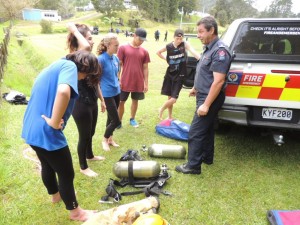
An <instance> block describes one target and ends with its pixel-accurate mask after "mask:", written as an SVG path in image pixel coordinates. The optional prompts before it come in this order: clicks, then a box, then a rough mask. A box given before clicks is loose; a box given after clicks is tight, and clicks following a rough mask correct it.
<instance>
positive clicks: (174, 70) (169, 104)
mask: <svg viewBox="0 0 300 225" xmlns="http://www.w3.org/2000/svg"><path fill="white" fill-rule="evenodd" d="M183 38H184V32H183V30H181V29H177V30H176V31H175V33H174V41H172V42H171V43H169V44H167V45H166V46H165V47H163V48H162V49H160V50H159V51H158V52H157V53H156V54H157V55H158V56H159V57H160V58H161V59H164V60H166V61H167V63H168V65H169V66H168V68H167V71H166V74H165V77H164V81H163V85H162V89H161V94H162V95H167V96H168V100H167V101H166V102H165V103H164V104H163V106H162V107H161V108H160V109H159V116H158V117H159V119H160V120H163V112H164V110H165V109H168V119H173V118H172V111H173V105H174V104H175V103H176V101H177V98H178V96H179V93H180V90H181V88H182V84H183V80H184V78H185V76H186V73H187V71H186V61H187V54H186V50H188V51H189V52H190V53H191V54H192V55H193V56H194V57H195V58H196V59H197V60H199V58H200V54H199V53H197V52H196V51H195V50H194V49H193V48H192V47H191V46H190V44H189V43H187V42H185V41H183ZM163 52H167V55H166V56H164V55H162V53H163Z"/></svg>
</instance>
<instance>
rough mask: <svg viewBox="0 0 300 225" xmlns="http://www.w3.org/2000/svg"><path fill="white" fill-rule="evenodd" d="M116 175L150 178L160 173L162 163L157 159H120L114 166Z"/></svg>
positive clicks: (120, 176)
mask: <svg viewBox="0 0 300 225" xmlns="http://www.w3.org/2000/svg"><path fill="white" fill-rule="evenodd" d="M113 173H114V174H115V175H116V177H119V178H124V177H126V178H127V177H129V176H130V177H131V176H132V177H133V178H150V177H156V176H158V175H159V173H160V165H159V163H158V162H156V161H119V162H117V163H116V164H115V165H114V167H113Z"/></svg>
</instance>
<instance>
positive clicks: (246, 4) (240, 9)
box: [210, 0, 258, 26]
mask: <svg viewBox="0 0 300 225" xmlns="http://www.w3.org/2000/svg"><path fill="white" fill-rule="evenodd" d="M252 3H253V2H252V1H251V0H250V1H249V0H248V1H244V0H217V2H216V4H215V6H214V7H213V8H212V9H211V10H210V14H211V15H213V16H214V17H215V18H216V19H217V20H218V22H219V23H220V25H221V26H225V25H226V24H229V23H231V22H232V21H233V20H235V19H238V18H243V17H255V16H257V15H258V11H257V10H256V9H255V8H253V7H252V5H251V4H252Z"/></svg>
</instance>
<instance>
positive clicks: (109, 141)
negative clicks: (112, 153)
mask: <svg viewBox="0 0 300 225" xmlns="http://www.w3.org/2000/svg"><path fill="white" fill-rule="evenodd" d="M108 144H109V145H112V146H114V147H120V145H118V144H117V143H116V142H115V141H114V140H113V139H112V137H110V138H109V139H108Z"/></svg>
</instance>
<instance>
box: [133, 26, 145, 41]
mask: <svg viewBox="0 0 300 225" xmlns="http://www.w3.org/2000/svg"><path fill="white" fill-rule="evenodd" d="M135 35H136V36H138V37H139V38H140V39H141V40H143V41H147V39H146V37H147V31H145V29H143V28H137V29H136V30H135Z"/></svg>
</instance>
